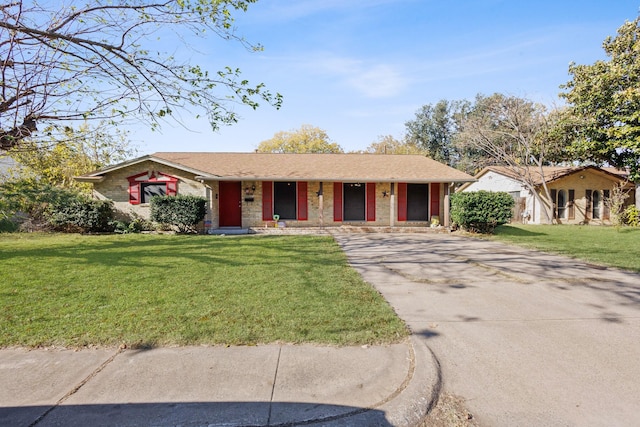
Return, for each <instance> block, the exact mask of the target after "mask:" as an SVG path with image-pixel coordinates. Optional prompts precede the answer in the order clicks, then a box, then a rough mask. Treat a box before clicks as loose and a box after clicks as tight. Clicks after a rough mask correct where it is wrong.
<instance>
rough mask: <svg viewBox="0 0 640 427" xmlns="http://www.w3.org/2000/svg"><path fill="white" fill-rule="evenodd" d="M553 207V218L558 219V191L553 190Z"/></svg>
mask: <svg viewBox="0 0 640 427" xmlns="http://www.w3.org/2000/svg"><path fill="white" fill-rule="evenodd" d="M551 206H552V210H553V217H554V218H557V217H558V191H557V190H551Z"/></svg>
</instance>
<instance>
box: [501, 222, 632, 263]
mask: <svg viewBox="0 0 640 427" xmlns="http://www.w3.org/2000/svg"><path fill="white" fill-rule="evenodd" d="M494 238H495V239H498V240H502V241H505V242H508V243H514V244H517V245H522V246H526V247H529V248H534V249H539V250H543V251H547V252H553V253H557V254H562V255H567V256H570V257H574V258H579V259H583V260H586V261H589V262H593V263H597V264H601V265H607V266H611V267H618V268H623V269H627V270H632V271H638V272H640V228H631V227H621V228H616V227H602V226H587V225H585V226H580V225H513V224H509V225H502V226H500V227H497V228H496V232H495V237H494Z"/></svg>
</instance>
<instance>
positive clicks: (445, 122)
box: [405, 99, 458, 166]
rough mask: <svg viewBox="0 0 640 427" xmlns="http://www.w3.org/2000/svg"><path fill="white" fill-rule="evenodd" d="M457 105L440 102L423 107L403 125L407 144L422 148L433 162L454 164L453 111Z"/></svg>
mask: <svg viewBox="0 0 640 427" xmlns="http://www.w3.org/2000/svg"><path fill="white" fill-rule="evenodd" d="M457 106H458V103H456V102H449V101H446V100H444V99H443V100H440V101H438V103H437V104H436V105H431V104H428V105H424V106H422V108H421V109H420V110H418V112H416V115H415V118H414V119H413V120H409V121H408V122H406V123H405V126H406V129H407V131H406V139H407V141H408V142H410V143H412V144H415V145H418V146H420V147H422V148H423V149H424V150H425V151H426V153H427V155H428V156H429V157H431V158H432V159H434V160H437V161H439V162H442V163H446V164H448V165H450V166H453V165H454V164H455V160H456V155H455V148H454V147H453V135H454V133H455V128H456V126H455V121H454V111H455V109H456V108H457Z"/></svg>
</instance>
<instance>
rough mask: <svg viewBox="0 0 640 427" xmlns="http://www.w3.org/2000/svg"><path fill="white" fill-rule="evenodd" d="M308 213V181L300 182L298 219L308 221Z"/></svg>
mask: <svg viewBox="0 0 640 427" xmlns="http://www.w3.org/2000/svg"><path fill="white" fill-rule="evenodd" d="M307 217H308V213H307V183H306V182H304V181H303V182H298V221H306V220H307Z"/></svg>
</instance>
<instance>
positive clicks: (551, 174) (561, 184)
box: [456, 166, 637, 225]
mask: <svg viewBox="0 0 640 427" xmlns="http://www.w3.org/2000/svg"><path fill="white" fill-rule="evenodd" d="M532 173H533V177H534V181H535V186H536V192H537V193H538V196H539V195H541V194H543V193H544V189H543V186H542V184H543V180H544V181H546V183H547V187H548V188H549V191H550V193H551V198H552V199H553V216H554V218H553V220H554V222H557V223H560V224H595V225H602V224H605V225H606V224H611V212H610V209H609V206H608V203H606V200H608V199H609V198H610V196H611V194H612V191H613V188H614V186H615V185H618V184H622V185H623V186H624V189H625V191H626V192H627V193H628V195H629V196H628V197H627V199H626V200H625V205H633V204H635V203H636V201H637V194H636V192H637V187H636V185H635V184H633V183H631V182H629V181H628V174H627V172H626V171H622V170H618V169H616V168H611V167H597V166H577V167H559V166H558V167H556V166H553V167H552V166H546V167H543V172H542V175H541V174H540V172H539V171H538V170H537V169H536V170H535V171H533V172H532ZM475 178H476V180H477V181H476V182H469V183H465V184H463V185H462V186H460V187H459V188H458V189H457V190H456V191H479V190H485V191H504V192H507V193H509V194H511V195H512V196H513V198H514V199H515V201H516V206H515V209H514V219H515V220H516V221H522V222H524V223H530V224H545V223H548V218H547V215H546V211H545V210H544V209H541V201H540V199H539V198H538V197H536V195H534V194H533V193H532V192H531V191H530V190H529V189H528V188H527V187H525V185H524V184H523V183H522V179H521V178H520V177H519V176H518V174H516V173H515V172H514V171H513V170H512V169H510V168H508V167H506V166H490V167H486V168H484V169H483V170H481V171H480V172H479V173H478V174H476V176H475Z"/></svg>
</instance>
